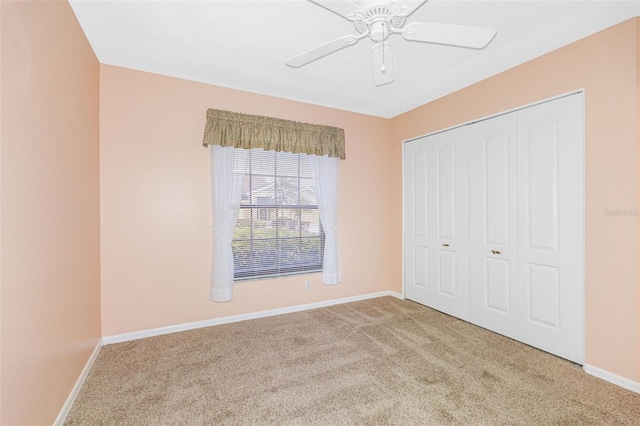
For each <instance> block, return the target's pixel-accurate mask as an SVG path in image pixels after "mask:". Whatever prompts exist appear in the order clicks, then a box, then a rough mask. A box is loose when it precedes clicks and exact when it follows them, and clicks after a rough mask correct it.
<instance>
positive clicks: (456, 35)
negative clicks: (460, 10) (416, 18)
mask: <svg viewBox="0 0 640 426" xmlns="http://www.w3.org/2000/svg"><path fill="white" fill-rule="evenodd" d="M495 35H496V30H494V29H493V28H482V27H469V26H466V25H454V24H440V23H435V22H412V23H410V24H408V25H407V26H406V27H405V29H404V30H403V31H402V37H404V39H405V40H409V41H422V42H426V43H438V44H449V45H452V46H461V47H472V48H474V49H482V48H483V47H485V46H486V45H487V44H489V42H490V41H491V40H492V39H493V37H494V36H495Z"/></svg>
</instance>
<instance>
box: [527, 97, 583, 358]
mask: <svg viewBox="0 0 640 426" xmlns="http://www.w3.org/2000/svg"><path fill="white" fill-rule="evenodd" d="M517 114H518V115H517V118H518V218H519V221H518V241H519V242H518V245H519V253H518V256H519V265H518V270H519V272H518V273H519V283H520V306H519V316H520V321H519V339H520V340H521V341H523V342H524V343H527V344H530V345H532V346H535V347H538V348H540V349H543V350H545V351H548V352H551V353H553V354H556V355H559V356H561V357H563V358H567V359H569V360H572V361H575V362H577V363H582V362H583V360H584V342H583V338H584V337H583V336H584V325H583V324H584V312H583V310H584V308H583V307H584V295H583V288H584V284H583V283H584V277H583V273H584V272H583V268H584V266H583V257H584V254H583V247H584V216H583V214H584V213H583V210H584V207H583V206H584V135H583V132H584V118H583V97H582V94H578V95H572V96H567V97H565V98H561V99H558V100H555V101H552V102H547V103H544V104H540V105H537V106H534V107H530V108H526V109H523V110H520V111H518V113H517Z"/></svg>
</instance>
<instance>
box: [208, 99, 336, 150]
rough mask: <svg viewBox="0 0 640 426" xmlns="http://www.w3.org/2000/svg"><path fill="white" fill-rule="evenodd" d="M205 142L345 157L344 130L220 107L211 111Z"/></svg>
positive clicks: (209, 111) (244, 147) (209, 110)
mask: <svg viewBox="0 0 640 426" xmlns="http://www.w3.org/2000/svg"><path fill="white" fill-rule="evenodd" d="M202 144H203V145H204V146H207V145H220V146H223V147H226V146H233V147H236V148H243V149H251V148H262V149H264V150H266V151H285V152H293V153H304V154H311V155H328V156H329V157H338V158H341V159H344V158H345V151H344V129H340V128H338V127H331V126H324V125H321V124H308V123H300V122H297V121H292V120H283V119H280V118H273V117H264V116H260V115H249V114H242V113H238V112H231V111H223V110H218V109H208V110H207V124H206V127H205V129H204V138H203V140H202Z"/></svg>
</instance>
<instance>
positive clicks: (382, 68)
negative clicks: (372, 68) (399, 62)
mask: <svg viewBox="0 0 640 426" xmlns="http://www.w3.org/2000/svg"><path fill="white" fill-rule="evenodd" d="M386 29H387V26H386V25H383V26H382V41H380V44H381V45H382V66H381V67H380V71H382V73H383V74H384V73H386V72H387V69H386V68H385V66H384V39H385V33H384V32H385V30H386Z"/></svg>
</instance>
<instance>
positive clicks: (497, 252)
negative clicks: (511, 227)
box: [491, 250, 502, 254]
mask: <svg viewBox="0 0 640 426" xmlns="http://www.w3.org/2000/svg"><path fill="white" fill-rule="evenodd" d="M491 253H493V254H501V253H502V252H501V251H500V250H491Z"/></svg>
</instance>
